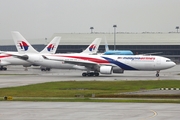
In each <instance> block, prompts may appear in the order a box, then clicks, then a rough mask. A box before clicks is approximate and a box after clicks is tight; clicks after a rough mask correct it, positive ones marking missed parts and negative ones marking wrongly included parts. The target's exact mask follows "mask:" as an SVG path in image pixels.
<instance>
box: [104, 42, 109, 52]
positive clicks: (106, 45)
mask: <svg viewBox="0 0 180 120" xmlns="http://www.w3.org/2000/svg"><path fill="white" fill-rule="evenodd" d="M104 42H105V51H109V47H108V44H107V41H106V39H105V40H104Z"/></svg>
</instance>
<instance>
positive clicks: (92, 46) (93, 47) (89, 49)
mask: <svg viewBox="0 0 180 120" xmlns="http://www.w3.org/2000/svg"><path fill="white" fill-rule="evenodd" d="M100 43H101V38H96V39H95V40H94V41H93V42H92V43H91V44H90V45H89V46H88V47H87V48H86V49H85V50H84V51H83V52H81V53H83V54H96V53H97V52H98V48H99V45H100Z"/></svg>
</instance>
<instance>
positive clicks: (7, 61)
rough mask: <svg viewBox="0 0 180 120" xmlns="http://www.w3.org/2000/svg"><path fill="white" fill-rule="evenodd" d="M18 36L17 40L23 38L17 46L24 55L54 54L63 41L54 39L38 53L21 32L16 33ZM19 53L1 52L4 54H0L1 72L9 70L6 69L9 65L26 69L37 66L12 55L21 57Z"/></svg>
mask: <svg viewBox="0 0 180 120" xmlns="http://www.w3.org/2000/svg"><path fill="white" fill-rule="evenodd" d="M16 34H17V36H16V39H17V38H21V39H19V40H18V41H17V44H18V45H17V46H18V48H19V49H18V50H19V51H18V52H19V53H20V54H24V53H31V54H32V53H33V54H35V53H36V54H54V53H55V52H56V50H57V47H58V45H59V42H60V39H61V37H54V38H53V40H52V41H51V42H50V43H49V44H48V45H47V46H46V47H45V48H44V49H43V50H42V51H41V52H38V51H36V50H35V49H34V48H33V47H32V46H31V45H30V44H29V43H28V41H27V40H26V39H25V38H24V37H23V36H22V35H21V34H20V33H19V32H16ZM18 52H4V51H1V53H2V54H0V70H7V68H6V67H4V66H7V65H23V66H24V67H30V66H31V65H35V64H31V63H29V62H28V61H26V60H22V59H19V58H16V57H14V56H12V55H11V54H16V55H19V53H18ZM7 53H8V54H7Z"/></svg>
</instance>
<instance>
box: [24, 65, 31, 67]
mask: <svg viewBox="0 0 180 120" xmlns="http://www.w3.org/2000/svg"><path fill="white" fill-rule="evenodd" d="M23 67H31V64H26V65H23Z"/></svg>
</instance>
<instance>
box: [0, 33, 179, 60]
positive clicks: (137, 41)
mask: <svg viewBox="0 0 180 120" xmlns="http://www.w3.org/2000/svg"><path fill="white" fill-rule="evenodd" d="M54 36H61V41H60V43H59V46H58V49H57V53H75V52H81V51H83V50H84V49H85V48H86V47H87V46H88V45H89V44H90V43H91V42H92V41H93V40H94V39H95V38H102V41H101V45H100V47H99V52H101V53H102V52H104V51H105V40H106V41H107V43H108V45H109V48H110V49H111V50H114V47H115V48H116V50H131V51H132V52H133V53H134V54H145V53H159V52H160V53H159V54H157V55H161V56H165V57H169V58H171V59H172V60H173V61H175V62H180V33H160V32H158V33H149V32H148V33H146V32H145V33H116V34H114V33H54V34H53V35H52V37H51V38H49V39H48V40H47V39H36V40H29V39H27V40H28V41H29V42H30V43H31V44H32V45H33V46H34V47H35V49H37V50H38V51H41V50H42V49H43V48H44V47H45V45H46V44H47V43H48V42H50V41H51V40H52V38H53V37H54ZM24 37H25V36H24ZM0 41H1V43H2V44H1V45H0V50H3V51H16V48H15V46H14V44H13V40H9V41H8V40H0Z"/></svg>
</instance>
